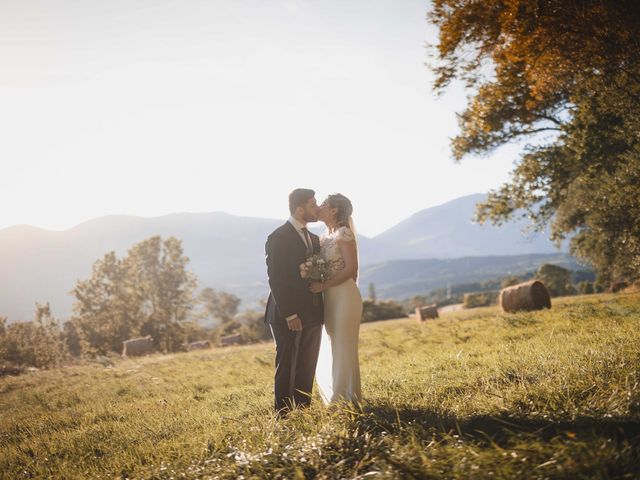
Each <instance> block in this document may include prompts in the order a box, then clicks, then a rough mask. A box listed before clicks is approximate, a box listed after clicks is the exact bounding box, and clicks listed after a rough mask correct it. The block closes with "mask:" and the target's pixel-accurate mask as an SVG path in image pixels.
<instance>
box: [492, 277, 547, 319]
mask: <svg viewBox="0 0 640 480" xmlns="http://www.w3.org/2000/svg"><path fill="white" fill-rule="evenodd" d="M499 303H500V306H501V307H502V310H503V311H504V312H517V311H518V310H542V309H543V308H551V297H550V296H549V291H548V290H547V287H545V285H544V283H542V282H541V281H540V280H531V281H529V282H524V283H519V284H518V285H513V286H512V287H507V288H503V289H502V290H501V291H500V299H499Z"/></svg>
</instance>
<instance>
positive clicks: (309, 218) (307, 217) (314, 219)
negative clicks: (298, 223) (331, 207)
mask: <svg viewBox="0 0 640 480" xmlns="http://www.w3.org/2000/svg"><path fill="white" fill-rule="evenodd" d="M302 218H304V221H305V222H307V223H313V222H317V221H318V216H317V215H312V214H310V213H305V215H304V217H302Z"/></svg>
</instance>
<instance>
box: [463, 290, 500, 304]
mask: <svg viewBox="0 0 640 480" xmlns="http://www.w3.org/2000/svg"><path fill="white" fill-rule="evenodd" d="M497 298H498V292H474V293H465V294H464V297H463V300H462V304H463V307H464V308H476V307H488V306H489V305H492V304H494V303H495V302H496V300H497Z"/></svg>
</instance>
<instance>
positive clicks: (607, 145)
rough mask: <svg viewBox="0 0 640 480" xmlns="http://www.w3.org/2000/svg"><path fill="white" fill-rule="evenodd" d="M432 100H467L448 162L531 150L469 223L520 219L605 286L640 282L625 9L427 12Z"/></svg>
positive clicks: (441, 1)
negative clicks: (454, 96) (546, 231)
mask: <svg viewBox="0 0 640 480" xmlns="http://www.w3.org/2000/svg"><path fill="white" fill-rule="evenodd" d="M429 19H430V20H431V21H432V22H433V23H434V24H435V25H436V26H438V27H439V41H438V44H437V45H436V47H437V48H436V59H435V60H434V61H433V62H432V63H431V67H432V68H433V70H434V71H435V73H436V81H435V85H434V87H435V90H436V91H438V92H442V91H443V90H444V89H446V87H447V85H448V84H449V83H450V82H451V81H453V80H462V81H464V82H465V83H466V85H467V87H468V88H469V89H470V90H471V92H472V93H471V97H470V101H469V104H468V106H467V108H466V109H465V110H464V111H463V112H462V113H460V114H459V125H460V133H459V134H458V135H457V136H456V137H454V138H453V140H452V152H453V156H454V158H455V159H456V160H457V161H459V160H461V159H462V158H464V157H465V156H467V155H478V154H480V155H482V154H488V153H490V152H491V151H493V150H494V149H495V148H497V147H500V146H502V145H504V144H506V143H509V142H513V141H519V142H529V143H528V144H527V146H526V147H525V148H524V151H523V152H522V154H521V156H520V158H519V161H518V162H517V165H516V167H515V169H514V170H513V171H512V175H511V180H510V181H509V182H508V183H506V184H504V185H503V186H502V187H500V188H499V189H497V190H494V191H491V192H490V193H489V196H488V199H487V201H486V202H484V203H482V204H479V205H478V208H477V212H476V218H477V219H478V220H479V221H482V222H484V221H492V222H494V223H498V224H499V223H502V222H504V221H507V220H510V219H511V218H513V217H514V216H518V215H520V216H523V217H528V218H530V219H531V220H532V222H533V224H534V225H535V226H536V227H537V228H539V229H542V228H543V227H544V226H545V225H547V224H551V227H552V230H551V231H552V238H553V239H554V240H556V241H560V240H561V239H563V238H565V237H566V236H568V235H572V239H571V250H572V252H573V253H575V254H577V255H578V256H579V257H581V258H583V259H585V260H587V261H589V262H590V263H591V264H592V265H593V266H594V267H595V268H596V269H597V270H598V273H599V275H600V277H601V279H603V280H604V281H607V282H610V283H614V282H617V281H620V280H637V279H638V278H640V220H639V219H640V200H639V198H640V191H639V187H638V186H639V185H640V146H639V142H640V136H639V135H638V133H637V132H638V131H640V8H638V4H637V1H635V0H434V2H433V9H432V10H431V12H430V13H429Z"/></svg>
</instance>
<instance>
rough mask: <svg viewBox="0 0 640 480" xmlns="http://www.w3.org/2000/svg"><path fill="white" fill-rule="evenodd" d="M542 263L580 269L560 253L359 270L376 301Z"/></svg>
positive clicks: (433, 261) (527, 269)
mask: <svg viewBox="0 0 640 480" xmlns="http://www.w3.org/2000/svg"><path fill="white" fill-rule="evenodd" d="M545 263H552V264H554V265H559V266H561V267H564V268H567V269H569V270H581V269H584V268H585V267H584V266H581V265H580V264H579V263H578V262H577V261H576V259H575V258H573V257H572V256H570V255H567V254H563V253H555V254H529V255H506V256H505V255H502V256H498V255H496V256H487V257H463V258H447V259H424V260H419V259H415V260H391V261H388V262H383V263H378V264H374V265H368V266H365V267H363V268H362V269H361V271H360V286H361V288H362V289H363V290H364V289H365V287H367V285H369V284H370V283H373V284H374V285H375V286H376V292H377V295H378V297H379V298H381V299H389V298H408V297H410V296H413V295H423V294H425V293H426V292H429V291H431V290H434V289H437V288H443V287H446V286H447V285H451V286H453V285H459V284H468V283H476V282H482V281H484V280H494V279H499V278H501V277H506V276H508V275H518V276H521V275H523V274H525V273H530V272H535V271H536V270H537V269H538V267H539V266H540V265H542V264H545Z"/></svg>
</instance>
